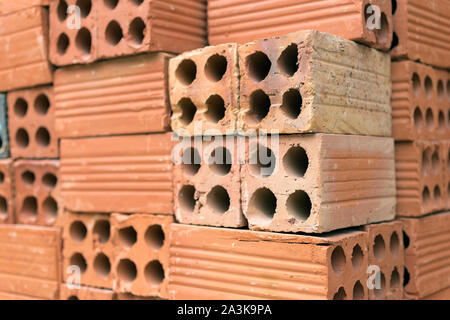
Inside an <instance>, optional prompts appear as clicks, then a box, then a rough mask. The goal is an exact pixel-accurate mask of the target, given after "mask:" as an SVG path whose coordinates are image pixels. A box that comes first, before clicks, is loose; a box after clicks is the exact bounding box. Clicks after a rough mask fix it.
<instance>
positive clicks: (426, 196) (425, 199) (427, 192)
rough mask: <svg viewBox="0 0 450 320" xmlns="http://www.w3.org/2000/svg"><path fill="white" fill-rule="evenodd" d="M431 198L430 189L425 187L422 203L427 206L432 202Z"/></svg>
mask: <svg viewBox="0 0 450 320" xmlns="http://www.w3.org/2000/svg"><path fill="white" fill-rule="evenodd" d="M430 197H431V194H430V189H428V187H425V188H424V189H423V192H422V201H423V203H424V204H425V205H427V204H428V203H429V202H430Z"/></svg>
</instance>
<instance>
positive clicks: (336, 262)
mask: <svg viewBox="0 0 450 320" xmlns="http://www.w3.org/2000/svg"><path fill="white" fill-rule="evenodd" d="M345 265H346V256H345V252H344V249H342V247H341V246H337V247H336V248H334V250H333V253H332V254H331V267H332V268H333V271H334V272H335V273H336V274H337V275H341V274H342V273H344V270H345Z"/></svg>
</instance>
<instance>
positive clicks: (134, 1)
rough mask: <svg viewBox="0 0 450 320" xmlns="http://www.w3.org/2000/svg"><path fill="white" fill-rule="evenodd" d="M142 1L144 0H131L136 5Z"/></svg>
mask: <svg viewBox="0 0 450 320" xmlns="http://www.w3.org/2000/svg"><path fill="white" fill-rule="evenodd" d="M142 2H144V0H131V3H132V4H134V5H136V6H140V5H141V4H142Z"/></svg>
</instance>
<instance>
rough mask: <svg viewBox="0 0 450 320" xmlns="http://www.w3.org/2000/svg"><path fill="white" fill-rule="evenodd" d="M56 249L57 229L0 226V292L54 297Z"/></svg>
mask: <svg viewBox="0 0 450 320" xmlns="http://www.w3.org/2000/svg"><path fill="white" fill-rule="evenodd" d="M60 252H61V232H60V230H59V229H57V228H47V227H35V226H20V225H0V292H4V293H8V294H13V295H21V296H27V297H34V298H40V299H57V298H58V296H59V283H60V282H61V266H60V259H61V256H60V255H61V254H60Z"/></svg>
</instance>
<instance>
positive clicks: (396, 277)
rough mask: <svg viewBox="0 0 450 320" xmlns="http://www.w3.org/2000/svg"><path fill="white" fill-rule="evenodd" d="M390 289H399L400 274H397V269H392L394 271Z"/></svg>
mask: <svg viewBox="0 0 450 320" xmlns="http://www.w3.org/2000/svg"><path fill="white" fill-rule="evenodd" d="M390 287H391V288H399V287H400V273H399V272H398V270H397V268H394V270H393V271H392V274H391V282H390Z"/></svg>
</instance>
